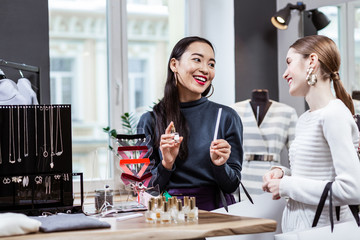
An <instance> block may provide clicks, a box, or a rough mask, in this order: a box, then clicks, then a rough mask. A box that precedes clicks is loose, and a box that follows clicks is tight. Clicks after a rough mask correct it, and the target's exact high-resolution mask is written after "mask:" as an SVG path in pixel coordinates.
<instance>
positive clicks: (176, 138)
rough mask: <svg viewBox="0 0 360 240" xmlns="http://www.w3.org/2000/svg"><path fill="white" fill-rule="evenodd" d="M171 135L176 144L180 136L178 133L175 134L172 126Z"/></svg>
mask: <svg viewBox="0 0 360 240" xmlns="http://www.w3.org/2000/svg"><path fill="white" fill-rule="evenodd" d="M171 133H172V134H173V135H174V141H175V142H176V143H178V142H179V140H180V136H179V133H177V132H176V130H175V127H174V125H172V127H171Z"/></svg>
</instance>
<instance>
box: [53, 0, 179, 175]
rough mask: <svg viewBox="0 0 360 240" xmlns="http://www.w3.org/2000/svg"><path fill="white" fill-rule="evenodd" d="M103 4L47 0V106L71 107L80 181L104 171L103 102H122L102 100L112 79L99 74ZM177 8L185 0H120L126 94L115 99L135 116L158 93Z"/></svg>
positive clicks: (107, 165) (104, 54)
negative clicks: (123, 9)
mask: <svg viewBox="0 0 360 240" xmlns="http://www.w3.org/2000/svg"><path fill="white" fill-rule="evenodd" d="M107 3H109V2H107V1H106V0H49V31H50V32H49V33H50V79H51V82H50V85H51V103H52V104H71V108H72V130H73V135H72V142H73V144H72V151H73V171H74V172H83V173H84V178H85V179H88V180H94V179H106V178H109V177H111V176H112V173H113V170H114V167H113V165H112V164H113V163H112V162H111V160H109V159H110V158H112V157H113V155H112V154H109V152H108V135H107V134H106V133H104V132H103V130H102V129H103V128H104V127H107V126H109V122H110V119H109V107H110V106H114V105H116V104H117V103H116V102H115V101H116V99H117V100H118V99H122V98H121V97H117V98H114V97H113V98H114V100H113V101H114V102H110V100H109V99H112V98H109V96H108V92H109V89H108V86H109V84H108V83H109V81H114V79H109V80H108V72H107V71H108V66H109V65H108V45H107V44H108V38H110V37H111V36H112V33H111V32H110V33H107V19H108V15H107ZM184 6H185V0H179V1H168V0H127V1H126V14H127V16H126V17H125V19H126V20H127V35H126V34H123V35H121V37H123V38H124V39H121V41H125V42H127V43H128V44H127V47H128V49H127V54H128V56H127V57H128V58H127V65H126V66H128V68H127V69H126V71H128V72H127V76H128V77H127V79H123V81H127V84H124V85H121V90H122V92H120V95H124V96H128V98H127V99H125V100H124V102H122V103H121V104H123V105H124V107H125V109H126V110H125V111H126V112H131V113H135V114H136V117H139V116H140V114H142V113H143V112H144V111H146V110H149V109H150V107H152V106H153V104H154V102H157V101H158V99H160V98H162V95H163V87H164V82H165V78H166V69H167V68H166V65H167V60H168V56H169V53H170V52H169V51H170V49H171V48H172V46H173V44H174V43H175V42H177V41H178V40H179V39H180V38H181V37H183V36H184V25H185V24H184V22H185V20H184V19H185V14H184ZM120 14H121V13H119V15H120ZM111 17H113V16H111ZM111 17H110V18H109V20H108V21H112V19H111ZM115 17H119V16H115ZM120 17H121V19H124V17H123V16H120ZM114 22H116V21H114ZM170 26H172V27H170ZM114 28H115V29H121V26H118V27H114ZM115 35H116V34H115ZM109 51H113V49H109ZM120 54H121V53H120ZM121 59H123V58H121ZM112 65H113V66H121V65H122V63H121V62H119V63H112ZM125 75H126V74H125ZM125 93H126V94H125ZM122 114H124V112H120V113H116V114H113V115H114V117H115V118H116V119H113V120H112V121H117V122H121V118H120V115H122ZM109 127H110V128H111V127H112V126H109Z"/></svg>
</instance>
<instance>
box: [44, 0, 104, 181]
mask: <svg viewBox="0 0 360 240" xmlns="http://www.w3.org/2000/svg"><path fill="white" fill-rule="evenodd" d="M106 29H107V26H106V0H49V34H50V87H51V103H52V104H71V116H72V131H73V134H72V143H73V144H72V152H73V155H72V158H73V159H72V160H73V171H74V172H83V173H84V178H85V179H99V178H100V179H104V178H106V177H109V176H110V174H109V172H108V171H109V170H107V169H105V167H106V166H108V165H109V164H108V156H107V146H108V138H107V134H106V133H104V132H103V130H102V128H104V127H107V126H108V122H109V120H108V106H109V101H108V77H107V32H106Z"/></svg>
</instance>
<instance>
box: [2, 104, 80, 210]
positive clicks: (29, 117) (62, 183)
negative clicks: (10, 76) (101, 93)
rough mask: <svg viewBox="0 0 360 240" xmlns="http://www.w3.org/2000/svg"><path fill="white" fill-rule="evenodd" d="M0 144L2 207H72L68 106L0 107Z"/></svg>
mask: <svg viewBox="0 0 360 240" xmlns="http://www.w3.org/2000/svg"><path fill="white" fill-rule="evenodd" d="M0 147H1V149H0V212H3V211H21V212H24V213H25V214H28V215H37V211H35V210H40V209H50V208H55V209H56V208H58V209H61V208H66V207H72V206H73V185H72V178H73V176H74V175H77V176H80V177H81V181H82V174H73V173H72V146H71V107H70V105H12V106H0ZM40 212H41V211H40Z"/></svg>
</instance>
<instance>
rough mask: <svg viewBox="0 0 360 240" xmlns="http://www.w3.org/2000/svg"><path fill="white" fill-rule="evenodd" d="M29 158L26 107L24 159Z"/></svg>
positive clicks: (25, 110) (25, 111)
mask: <svg viewBox="0 0 360 240" xmlns="http://www.w3.org/2000/svg"><path fill="white" fill-rule="evenodd" d="M27 156H29V133H28V118H27V108H26V107H25V106H24V157H27Z"/></svg>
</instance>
